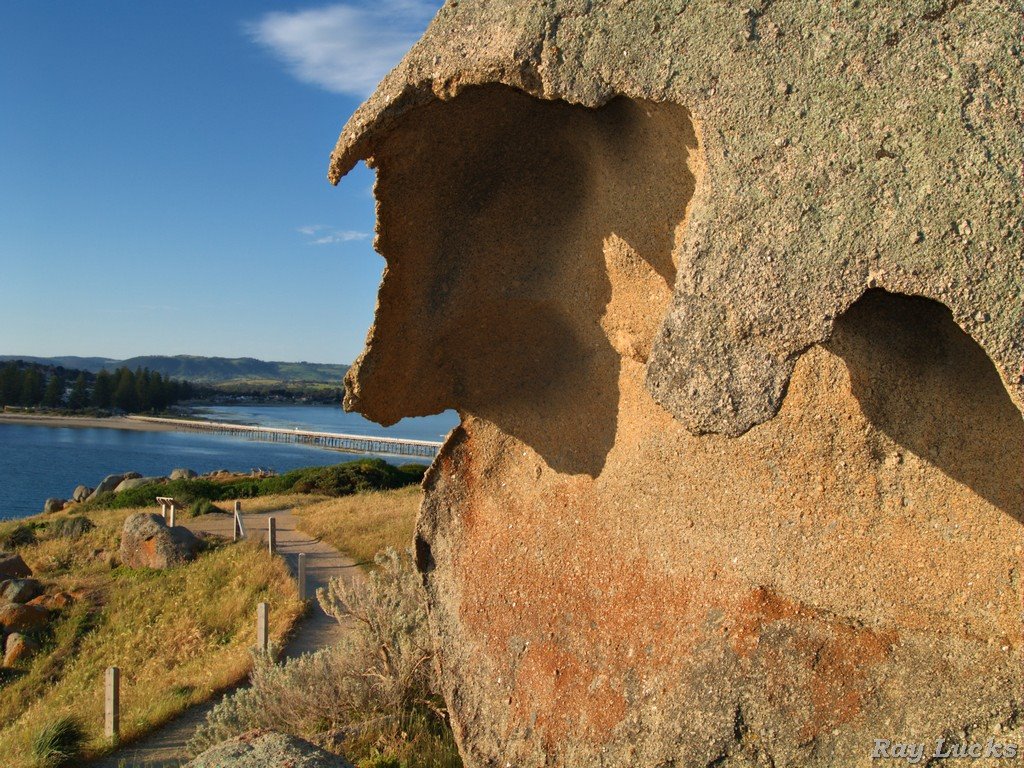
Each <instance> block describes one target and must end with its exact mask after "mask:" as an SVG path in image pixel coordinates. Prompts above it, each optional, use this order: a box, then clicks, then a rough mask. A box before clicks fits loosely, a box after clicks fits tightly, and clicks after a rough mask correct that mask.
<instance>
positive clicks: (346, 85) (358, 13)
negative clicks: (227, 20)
mask: <svg viewBox="0 0 1024 768" xmlns="http://www.w3.org/2000/svg"><path fill="white" fill-rule="evenodd" d="M440 5H441V0H377V1H376V2H374V0H370V1H369V2H367V3H366V5H356V4H349V3H345V4H339V5H329V6H326V7H323V8H310V9H307V10H303V11H295V12H292V13H290V12H284V11H277V12H273V13H268V14H266V15H264V16H263V17H262V18H260V19H259V20H257V21H254V22H251V23H248V24H246V25H245V30H246V32H247V33H248V34H249V36H250V37H251V38H252V39H253V40H255V41H256V42H257V43H260V44H261V45H263V46H265V47H267V48H269V49H270V50H271V51H272V52H273V53H274V55H275V56H277V57H278V58H280V59H281V60H283V61H284V62H285V64H287V66H288V69H289V70H290V71H291V73H292V74H293V75H295V77H297V78H298V79H299V80H302V81H304V82H307V83H312V84H314V85H318V86H320V87H322V88H326V89H327V90H329V91H333V92H334V93H346V94H350V95H353V96H360V97H363V96H366V95H367V94H369V93H370V92H371V91H372V90H373V89H374V87H376V85H377V83H378V82H380V80H381V78H382V77H384V75H386V74H387V73H388V71H389V70H390V69H391V68H392V67H394V66H395V65H396V64H397V63H398V62H399V60H400V59H401V58H402V56H404V55H405V53H406V51H408V50H409V48H410V47H411V46H412V44H413V43H414V42H416V40H417V39H418V38H419V36H420V35H421V34H422V33H423V30H424V29H426V27H427V24H428V23H429V22H430V19H431V18H433V16H434V14H435V13H436V12H437V9H438V8H439V7H440Z"/></svg>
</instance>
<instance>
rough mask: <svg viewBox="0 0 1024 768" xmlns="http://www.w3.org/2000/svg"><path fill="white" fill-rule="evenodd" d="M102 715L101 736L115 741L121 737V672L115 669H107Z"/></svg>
mask: <svg viewBox="0 0 1024 768" xmlns="http://www.w3.org/2000/svg"><path fill="white" fill-rule="evenodd" d="M104 715H105V717H104V726H103V735H104V736H106V737H107V738H108V739H112V740H117V739H118V738H120V736H121V670H120V669H118V668H117V667H107V675H106V696H105V698H104Z"/></svg>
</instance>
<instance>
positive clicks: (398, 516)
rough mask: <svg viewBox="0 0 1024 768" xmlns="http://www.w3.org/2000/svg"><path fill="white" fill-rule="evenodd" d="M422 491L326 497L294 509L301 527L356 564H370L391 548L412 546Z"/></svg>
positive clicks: (379, 492) (408, 488)
mask: <svg viewBox="0 0 1024 768" xmlns="http://www.w3.org/2000/svg"><path fill="white" fill-rule="evenodd" d="M422 498H423V492H422V491H421V490H420V488H419V487H418V486H412V487H407V488H399V489H397V490H393V491H374V492H370V493H360V494H356V495H354V496H343V497H341V498H336V499H335V498H326V499H322V500H318V501H315V502H313V503H312V504H306V505H303V506H297V507H295V510H294V511H295V515H296V517H298V519H299V528H301V529H302V530H303V531H305V532H306V533H309V534H310V535H312V536H315V537H317V538H319V539H323V540H324V541H326V542H327V543H328V544H331V545H332V546H334V547H335V548H337V549H338V550H339V551H341V552H345V553H346V554H348V555H349V556H350V557H352V558H353V559H354V560H355V561H356V562H357V563H362V564H365V565H371V564H372V563H373V558H374V556H375V555H376V554H377V553H378V552H380V551H381V550H383V549H387V548H388V547H391V548H393V549H396V550H399V551H403V550H405V549H408V548H409V547H410V546H412V537H413V529H414V527H415V525H416V513H417V511H418V510H419V508H420V501H421V500H422Z"/></svg>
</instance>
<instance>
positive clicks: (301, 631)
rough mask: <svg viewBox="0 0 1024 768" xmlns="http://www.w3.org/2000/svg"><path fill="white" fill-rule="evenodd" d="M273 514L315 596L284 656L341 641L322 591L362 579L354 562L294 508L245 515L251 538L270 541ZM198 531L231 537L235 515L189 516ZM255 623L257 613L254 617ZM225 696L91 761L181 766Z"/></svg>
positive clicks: (292, 561) (139, 767)
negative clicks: (317, 535)
mask: <svg viewBox="0 0 1024 768" xmlns="http://www.w3.org/2000/svg"><path fill="white" fill-rule="evenodd" d="M269 517H273V518H274V519H275V526H276V529H277V552H278V554H279V555H280V556H281V557H283V558H284V559H285V561H286V562H287V563H288V566H289V568H291V571H292V573H293V574H294V573H297V572H298V556H299V553H300V552H305V553H306V594H307V596H308V597H309V598H310V602H311V606H310V610H309V612H308V613H307V614H306V616H305V617H303V618H302V619H301V620H300V621H299V623H298V624H297V625H296V627H295V629H294V630H293V632H292V636H291V638H290V640H289V641H288V644H287V645H286V646H285V649H284V658H293V657H295V656H299V655H301V654H303V653H309V652H311V651H317V650H319V649H321V648H326V647H327V646H329V645H332V644H334V643H335V642H337V641H338V640H339V639H340V638H341V637H342V635H343V634H344V633H345V631H346V630H347V627H344V626H342V625H340V624H339V623H338V622H337V621H335V620H334V619H333V618H331V617H330V616H328V615H327V614H325V613H324V612H323V610H322V609H321V608H320V604H319V603H318V602H317V600H316V590H317V589H318V588H319V587H323V586H326V585H327V582H328V581H330V580H331V579H333V578H336V577H339V576H340V577H342V578H346V579H350V578H359V577H360V573H359V569H358V568H357V567H356V563H355V561H354V560H351V559H350V558H347V557H345V556H344V555H342V554H341V553H340V552H338V550H336V549H335V548H334V547H332V546H330V545H329V544H325V543H324V542H322V541H320V540H318V539H314V538H312V537H311V536H309V534H306V533H304V532H303V531H300V530H299V529H298V526H297V519H296V517H295V515H294V514H293V513H292V511H291V510H278V511H274V512H261V513H246V514H243V515H242V521H243V524H244V525H245V533H246V537H247V538H249V539H255V540H257V541H262V542H265V541H266V537H267V519H268V518H269ZM182 523H183V524H184V525H185V526H187V527H188V528H189V529H191V530H192V531H194V532H196V533H199V532H201V531H202V532H206V533H213V534H217V535H219V536H224V537H227V538H228V539H230V538H231V532H232V523H233V517H232V515H230V514H211V515H203V516H202V517H197V518H193V519H190V520H184V521H182ZM254 621H255V617H254ZM220 700H221V695H220V694H218V695H216V696H214V697H213V699H212V700H211V701H209V702H206V703H204V704H198V705H196V706H194V707H192V708H190V709H188V710H186V711H185V712H183V713H182V714H181V715H179V716H178V717H176V718H175V719H173V720H171V721H170V722H168V723H167V724H165V725H163V726H162V727H160V728H158V729H156V730H155V731H153V732H152V733H150V734H149V735H148V736H144V737H142V738H141V739H139V740H138V741H135V742H132V743H131V744H129V745H127V746H125V747H123V748H121V749H119V750H117V751H115V752H113V753H111V754H110V755H108V756H107V757H105V758H102V759H100V760H96V761H94V762H92V763H90V766H91V767H92V768H178V766H181V765H184V764H185V762H187V759H188V756H187V755H186V753H185V746H186V745H187V744H188V741H189V739H191V738H192V734H193V733H195V731H196V728H198V727H199V725H200V724H202V722H203V720H204V719H205V718H206V714H207V712H209V711H210V710H211V709H213V707H214V706H215V705H216V704H217V703H218V702H219V701H220Z"/></svg>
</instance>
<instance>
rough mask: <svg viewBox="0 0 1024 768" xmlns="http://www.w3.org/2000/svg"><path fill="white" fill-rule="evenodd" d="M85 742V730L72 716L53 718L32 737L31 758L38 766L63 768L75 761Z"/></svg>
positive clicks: (42, 767)
mask: <svg viewBox="0 0 1024 768" xmlns="http://www.w3.org/2000/svg"><path fill="white" fill-rule="evenodd" d="M84 744H85V731H84V730H83V729H82V726H81V725H80V724H79V722H78V721H77V720H76V719H75V718H73V717H60V718H57V719H56V720H53V721H51V722H49V723H47V724H46V725H44V726H43V727H42V728H40V729H39V731H38V732H37V733H36V735H35V736H34V737H33V739H32V758H33V760H34V761H35V764H36V766H37V767H38V768H63V766H67V765H72V764H73V763H76V762H77V761H78V759H79V757H80V756H81V754H82V747H83V746H84Z"/></svg>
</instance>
